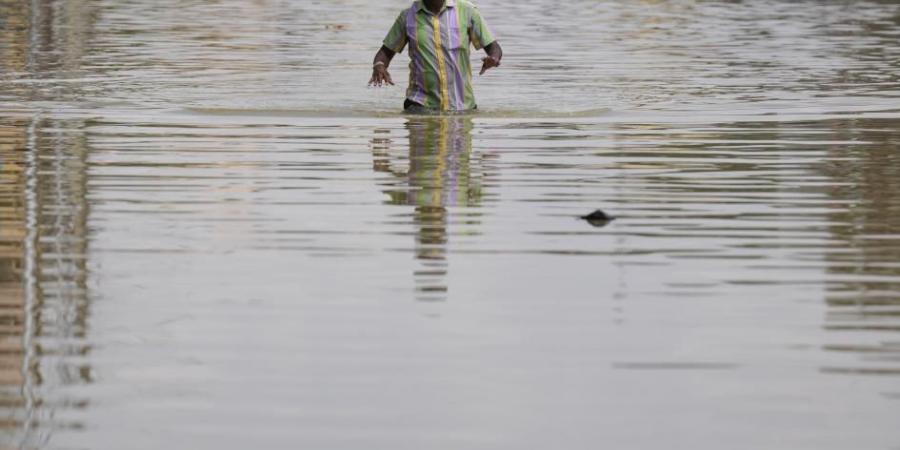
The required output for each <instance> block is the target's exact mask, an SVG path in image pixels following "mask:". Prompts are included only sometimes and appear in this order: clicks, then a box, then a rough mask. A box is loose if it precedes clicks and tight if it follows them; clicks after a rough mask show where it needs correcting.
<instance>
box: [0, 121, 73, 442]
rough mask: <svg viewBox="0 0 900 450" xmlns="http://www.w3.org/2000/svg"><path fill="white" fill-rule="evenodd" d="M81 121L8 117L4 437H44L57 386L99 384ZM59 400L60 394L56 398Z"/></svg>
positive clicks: (2, 304)
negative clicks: (90, 327)
mask: <svg viewBox="0 0 900 450" xmlns="http://www.w3.org/2000/svg"><path fill="white" fill-rule="evenodd" d="M81 126H82V124H80V123H77V122H76V123H69V122H64V121H42V120H40V119H31V120H14V121H5V122H0V161H2V165H0V211H2V216H0V217H2V219H0V414H2V416H0V435H8V436H10V437H12V439H4V441H9V440H13V441H16V442H21V443H23V444H29V445H30V444H34V443H37V442H41V441H43V440H44V439H45V437H46V436H48V435H49V433H50V432H51V428H52V427H53V426H55V424H53V423H50V422H49V421H50V420H55V419H54V417H57V418H58V416H59V414H58V413H59V411H55V409H56V408H57V407H58V406H59V402H63V403H67V404H69V407H71V405H79V404H83V402H81V401H73V399H71V398H65V399H63V398H60V397H59V396H58V395H57V394H56V393H55V390H57V389H59V388H61V387H63V386H66V385H73V384H83V383H87V382H90V369H89V366H88V365H87V364H86V363H85V361H84V360H83V358H84V357H85V356H86V355H87V353H88V347H87V344H86V337H87V336H86V333H87V318H88V301H87V269H86V262H85V255H86V252H87V239H86V235H87V212H88V210H87V205H86V195H85V194H86V181H87V180H86V170H85V169H86V158H87V145H86V140H85V137H84V135H83V134H82V133H73V132H71V129H72V128H76V129H77V128H80V127H81ZM51 398H53V399H54V400H53V401H50V399H51Z"/></svg>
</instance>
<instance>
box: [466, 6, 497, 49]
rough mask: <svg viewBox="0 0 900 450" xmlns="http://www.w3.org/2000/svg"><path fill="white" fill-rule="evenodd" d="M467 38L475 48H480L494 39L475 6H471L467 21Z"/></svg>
mask: <svg viewBox="0 0 900 450" xmlns="http://www.w3.org/2000/svg"><path fill="white" fill-rule="evenodd" d="M469 39H470V40H471V41H472V44H473V45H474V46H475V49H476V50H481V49H482V48H484V47H487V46H488V45H491V44H492V43H494V41H495V40H496V39H495V38H494V34H493V33H491V30H490V28H488V25H487V22H485V21H484V18H483V17H481V12H479V11H478V9H477V8H472V18H471V19H470V21H469Z"/></svg>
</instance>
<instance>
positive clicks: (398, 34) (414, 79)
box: [369, 0, 503, 113]
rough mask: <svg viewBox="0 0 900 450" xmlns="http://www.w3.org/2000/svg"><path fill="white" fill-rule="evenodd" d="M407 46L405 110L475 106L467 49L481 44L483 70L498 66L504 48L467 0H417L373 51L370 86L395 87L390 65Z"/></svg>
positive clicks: (458, 108)
mask: <svg viewBox="0 0 900 450" xmlns="http://www.w3.org/2000/svg"><path fill="white" fill-rule="evenodd" d="M407 44H408V45H409V58H410V63H409V87H408V88H407V90H406V101H405V102H404V103H403V108H404V109H405V110H406V111H407V112H411V113H440V112H460V111H466V110H473V109H475V108H476V104H475V94H474V92H473V91H472V67H471V63H470V61H469V47H470V44H471V45H474V46H475V48H476V49H477V50H481V49H482V48H483V49H484V50H485V52H486V53H487V56H486V57H484V58H483V59H482V63H483V65H482V67H481V74H484V73H485V72H486V71H487V70H488V69H491V68H493V67H497V66H499V65H500V59H501V58H502V57H503V50H502V49H501V48H500V44H499V43H498V42H497V40H496V39H494V35H493V34H492V33H491V32H490V30H489V29H488V26H487V23H485V21H484V19H483V18H482V17H481V13H480V12H479V11H478V8H476V7H475V5H473V4H472V3H470V2H469V1H468V0H417V1H415V2H414V3H413V4H412V6H411V7H409V8H407V9H405V10H404V11H403V12H401V13H400V15H399V16H398V17H397V20H396V21H395V22H394V26H393V27H391V30H390V32H388V34H387V37H385V38H384V42H383V45H382V47H381V49H380V50H378V53H377V54H376V55H375V61H374V63H373V67H372V79H371V80H369V85H374V86H383V85H385V84H390V85H393V84H394V82H393V80H391V75H390V74H389V73H388V66H389V65H390V64H391V59H393V58H394V55H395V54H397V53H399V52H401V51H403V48H404V47H405V46H406V45H407Z"/></svg>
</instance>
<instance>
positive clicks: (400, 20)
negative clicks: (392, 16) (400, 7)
mask: <svg viewBox="0 0 900 450" xmlns="http://www.w3.org/2000/svg"><path fill="white" fill-rule="evenodd" d="M383 44H384V46H385V47H387V48H389V49H391V50H392V51H394V52H395V53H400V52H402V51H403V47H406V11H404V12H402V13H400V15H399V16H397V20H395V21H394V25H393V26H392V27H391V31H388V34H387V36H385V37H384V41H383Z"/></svg>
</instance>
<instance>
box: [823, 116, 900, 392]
mask: <svg viewBox="0 0 900 450" xmlns="http://www.w3.org/2000/svg"><path fill="white" fill-rule="evenodd" d="M832 132H833V133H834V134H835V138H836V139H837V140H841V141H856V142H861V143H863V145H854V146H842V145H831V146H829V147H828V156H829V159H830V160H832V161H834V162H832V163H825V164H822V165H821V172H822V173H823V175H825V176H827V177H829V178H830V179H831V180H833V181H832V185H831V187H830V188H829V189H827V193H828V196H829V197H830V198H831V200H832V201H833V202H834V204H833V206H831V207H830V208H829V211H828V214H827V220H828V223H829V226H828V231H829V234H830V235H831V236H832V237H833V239H834V241H835V245H833V246H830V248H829V249H828V251H827V252H826V258H827V261H828V275H829V278H831V279H833V281H831V282H829V283H828V284H827V286H828V293H827V297H826V301H827V303H828V306H829V311H828V317H827V323H826V329H828V330H830V331H831V333H829V341H830V342H829V343H828V344H826V345H825V346H824V349H825V350H827V351H832V352H847V353H850V354H855V355H857V359H858V362H855V363H853V362H846V363H844V364H842V365H840V366H827V367H824V368H823V369H822V370H823V371H824V372H828V373H848V374H866V375H895V376H896V375H900V120H865V119H859V120H845V121H839V122H834V123H833V126H832Z"/></svg>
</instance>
